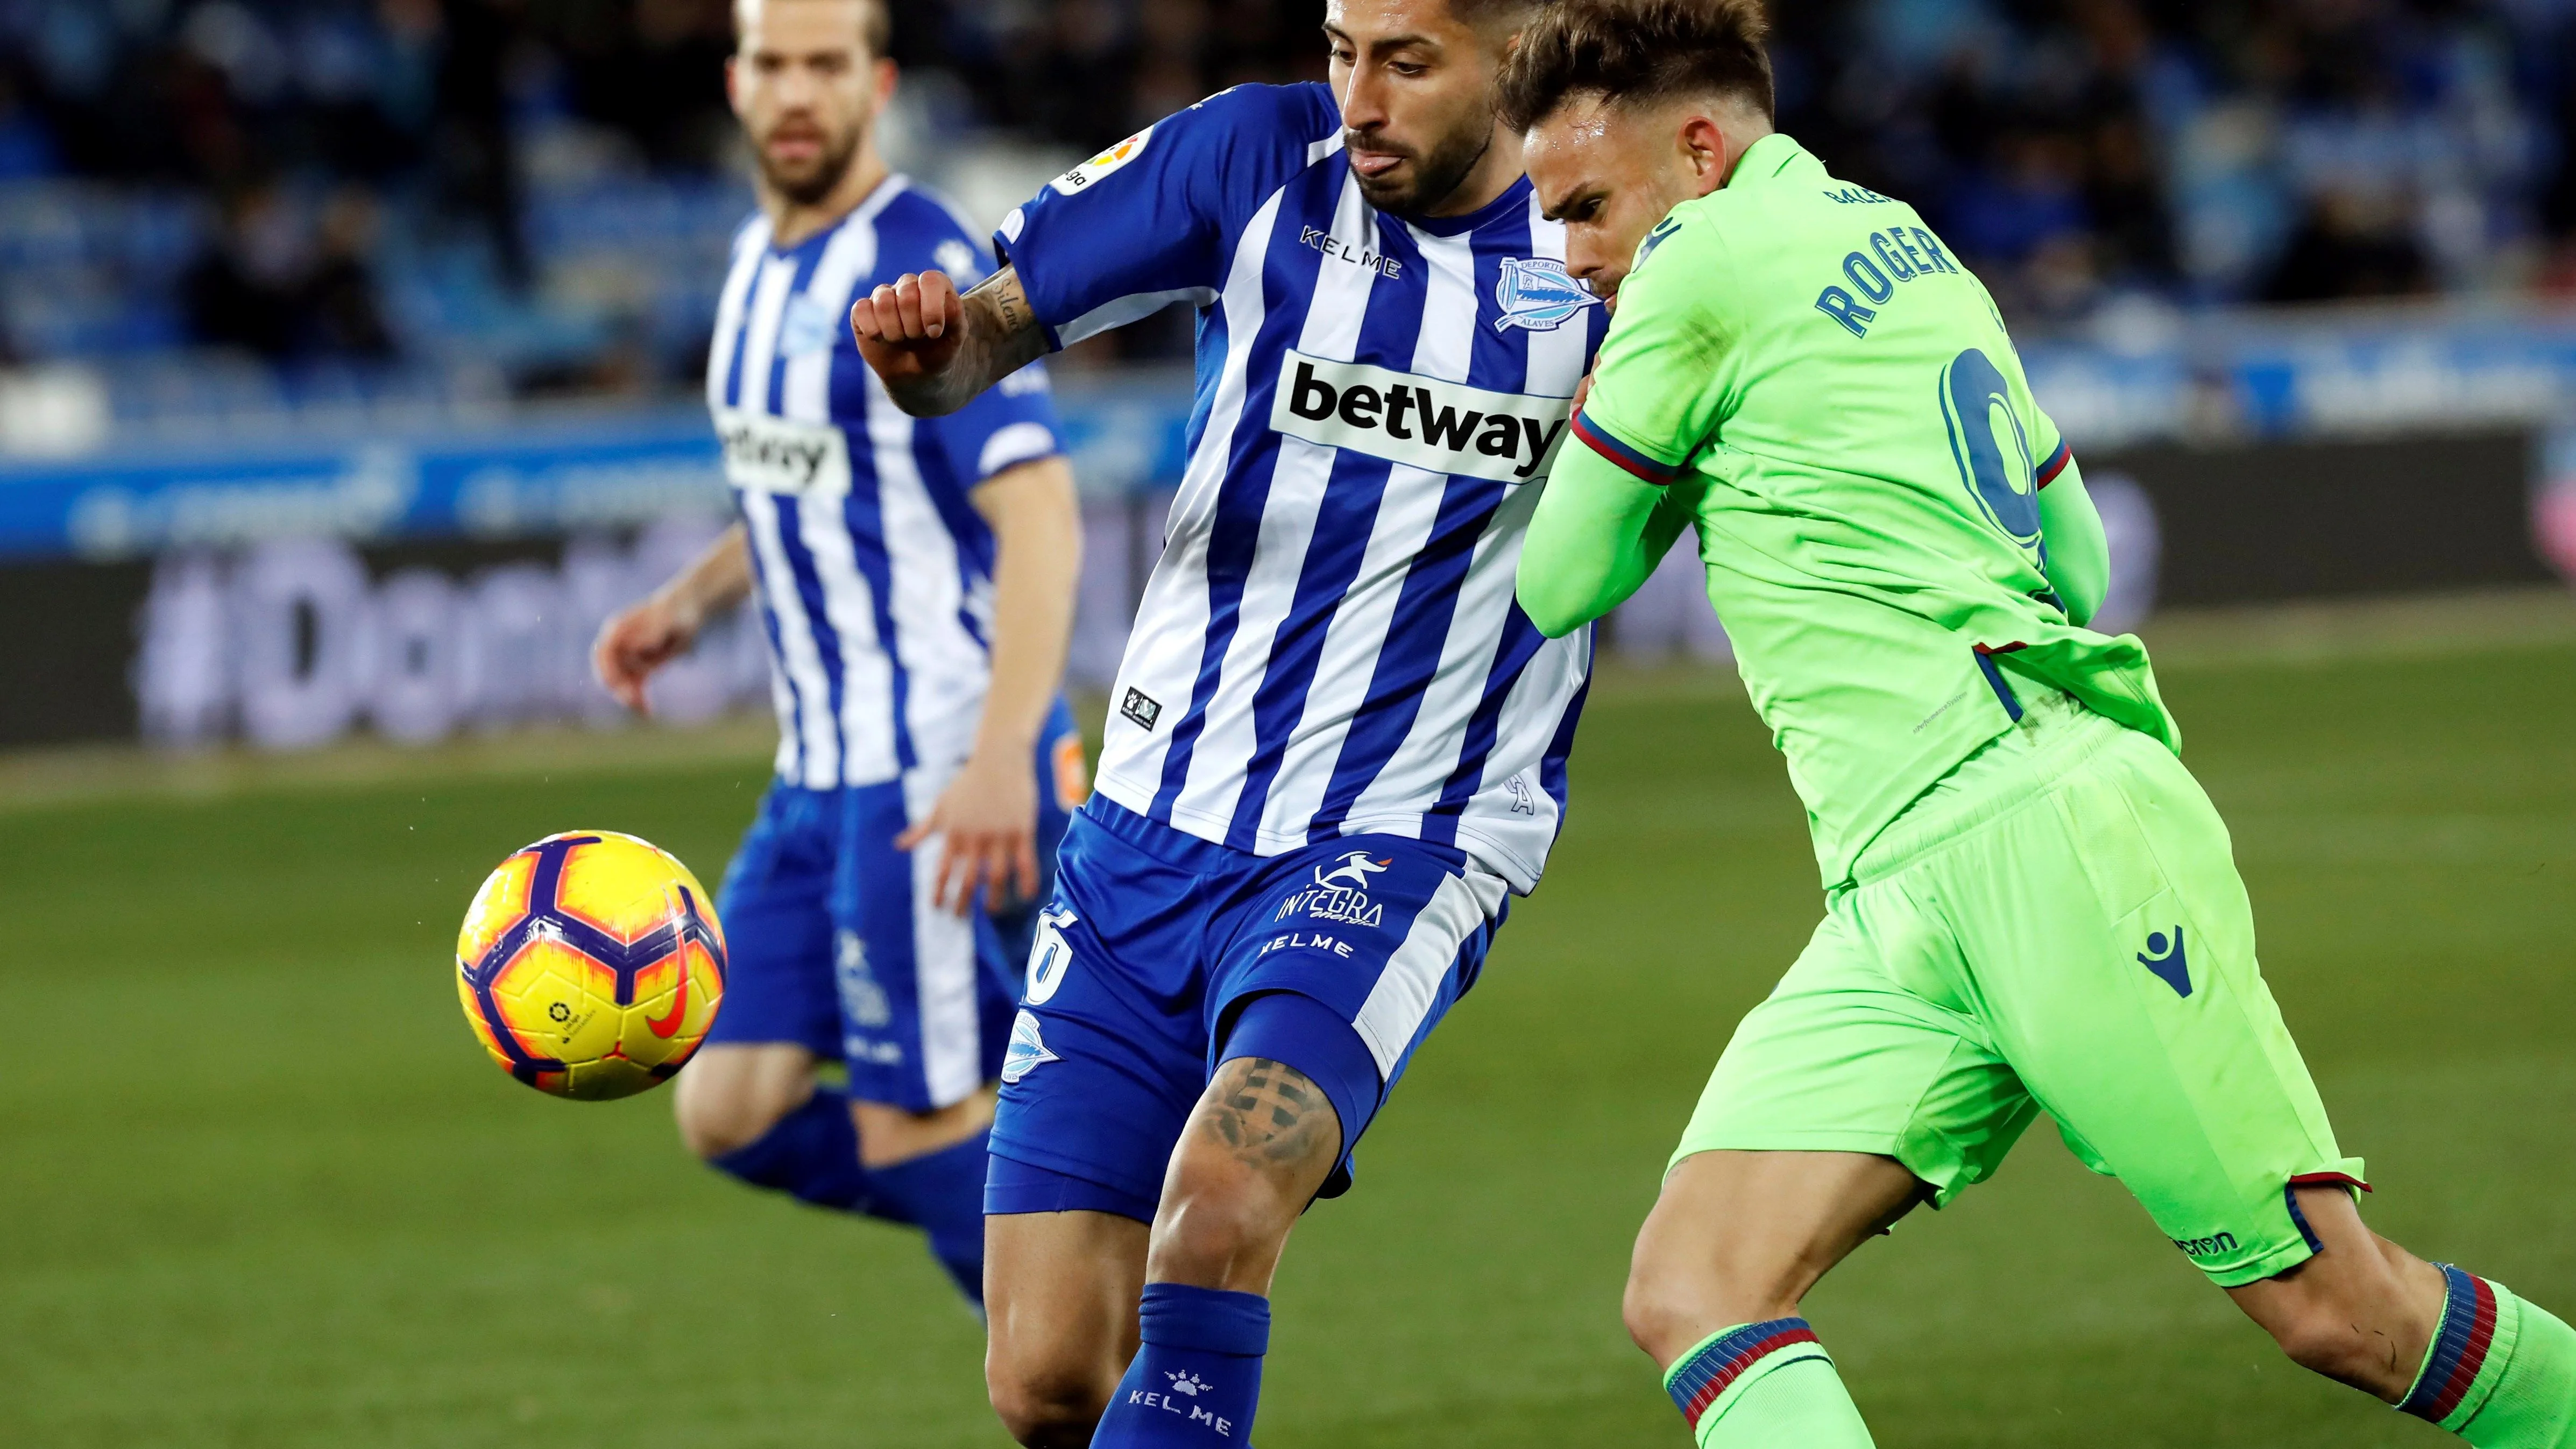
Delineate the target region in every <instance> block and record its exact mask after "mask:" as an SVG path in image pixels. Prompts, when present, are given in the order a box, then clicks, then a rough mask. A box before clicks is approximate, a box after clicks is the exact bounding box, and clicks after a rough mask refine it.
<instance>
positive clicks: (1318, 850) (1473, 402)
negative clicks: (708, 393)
mask: <svg viewBox="0 0 2576 1449" xmlns="http://www.w3.org/2000/svg"><path fill="white" fill-rule="evenodd" d="M1531 9H1532V6H1531V5H1529V4H1525V3H1508V0H1484V3H1472V0H1331V3H1328V4H1327V5H1326V6H1325V7H1324V34H1325V38H1326V40H1327V41H1328V42H1329V44H1330V46H1331V52H1332V64H1331V76H1332V84H1331V86H1330V87H1329V88H1327V87H1325V86H1318V85H1302V86H1284V87H1281V86H1241V87H1237V88H1236V89H1234V90H1230V91H1227V92H1225V93H1223V94H1221V95H1216V96H1211V97H1209V98H1208V99H1207V100H1205V101H1202V102H1200V103H1199V104H1198V105H1196V106H1193V107H1191V108H1190V109H1188V110H1186V111H1183V112H1181V113H1180V114H1178V115H1174V116H1171V117H1168V118H1166V119H1164V120H1161V121H1158V122H1156V123H1155V124H1154V125H1153V126H1151V127H1149V128H1147V129H1146V130H1144V131H1141V132H1139V133H1138V134H1136V135H1134V136H1132V137H1130V138H1128V139H1127V140H1125V141H1122V142H1120V143H1119V144H1118V145H1116V146H1113V147H1111V148H1110V149H1109V150H1107V151H1104V152H1102V153H1101V154H1100V155H1098V156H1096V157H1094V158H1092V159H1091V160H1089V161H1087V162H1085V163H1083V164H1082V165H1080V166H1077V167H1075V168H1074V169H1073V170H1071V171H1069V172H1067V173H1066V174H1065V175H1063V176H1062V177H1060V178H1058V179H1057V180H1056V181H1054V182H1053V183H1051V184H1050V185H1049V186H1048V187H1047V188H1046V190H1044V191H1043V192H1041V193H1040V194H1039V195H1038V197H1037V198H1036V199H1035V200H1033V201H1031V202H1030V203H1029V204H1028V205H1026V206H1024V207H1022V208H1021V209H1019V210H1018V211H1016V212H1014V213H1012V214H1011V216H1010V217H1009V218H1008V219H1007V220H1006V221H1004V223H1003V225H1002V228H1001V233H1000V236H999V238H998V241H999V245H1000V247H1001V249H1002V251H1003V252H1004V254H1005V257H1006V260H1007V261H1008V262H1009V263H1010V265H1009V266H1008V267H1006V268H1005V269H1004V270H1003V271H1002V272H1001V273H1000V274H999V275H998V276H996V277H994V278H993V279H992V280H990V281H988V282H986V283H984V284H982V285H981V286H978V287H976V288H975V289H974V290H973V291H971V292H969V293H967V294H966V295H965V296H964V297H963V298H960V297H959V296H958V295H957V293H956V291H955V290H954V288H953V287H952V286H951V285H950V283H949V281H948V279H947V278H945V277H941V276H938V275H936V274H930V275H924V276H922V277H919V278H909V277H907V278H904V279H903V280H901V281H899V282H898V283H896V284H895V285H894V286H892V287H888V288H881V289H880V290H879V291H878V292H877V293H876V294H875V295H874V296H873V297H872V298H870V299H868V300H867V301H865V302H863V303H861V304H860V305H859V306H857V307H856V308H855V309H854V310H853V314H852V322H853V326H854V328H855V329H856V331H857V333H858V336H859V338H860V339H861V345H862V346H863V348H864V349H865V351H866V353H867V357H868V360H869V362H870V363H871V364H872V365H874V366H875V367H876V369H877V370H878V372H879V373H880V374H881V375H882V376H883V377H884V378H885V379H886V385H887V387H888V389H889V390H890V391H891V392H892V393H893V395H894V396H895V398H896V399H897V400H898V401H900V402H901V403H902V404H903V405H904V406H905V407H906V408H908V409H911V410H913V411H914V412H917V413H921V414H924V415H932V414H939V413H944V412H946V411H947V410H949V409H951V408H955V407H958V406H961V405H964V404H966V403H967V401H968V400H969V399H972V398H975V397H977V396H979V395H981V394H982V393H983V392H984V389H986V388H987V387H989V386H990V385H992V383H993V382H994V381H995V380H996V379H998V378H1000V377H1003V376H1004V375H1006V374H1008V373H1009V372H1010V371H1011V370H1012V369H1013V368H1016V367H1018V366H1020V365H1021V364H1022V363H1024V362H1026V361H1028V360H1029V359H1031V358H1034V357H1037V356H1039V355H1040V354H1042V353H1044V352H1046V351H1048V350H1050V349H1053V348H1056V347H1061V346H1065V345H1067V344H1070V343H1073V342H1076V341H1079V340H1081V339H1082V338H1085V337H1088V336H1091V335H1093V334H1095V333H1097V332H1100V331H1102V330H1104V329H1106V328H1110V327H1115V326H1118V325H1120V324H1121V323H1124V322H1127V321H1130V320H1133V319H1135V318H1139V317H1143V316H1145V315H1147V314H1149V313H1152V312H1155V311H1158V310H1160V309H1161V308H1163V307H1165V306H1167V305H1169V304H1171V303H1173V302H1180V301H1186V302H1188V303H1190V304H1191V305H1192V306H1194V307H1196V308H1197V309H1198V317H1199V333H1198V335H1199V365H1198V377H1197V389H1198V395H1197V401H1196V408H1195V411H1194V413H1193V415H1192V418H1191V422H1190V438H1189V441H1190V459H1189V464H1188V468H1187V471H1186V473H1185V475H1184V477H1183V479H1182V482H1181V487H1180V491H1179V494H1178V496H1177V497H1176V498H1175V499H1174V500H1173V503H1172V510H1171V521H1170V524H1169V528H1168V532H1167V534H1166V537H1165V542H1164V548H1163V555H1162V558H1161V560H1160V561H1159V562H1158V563H1157V564H1156V566H1155V569H1154V574H1153V578H1152V580H1151V582H1150V583H1149V584H1148V585H1147V587H1146V591H1145V598H1144V602H1143V605H1142V608H1141V610H1140V611H1139V614H1138V618H1137V621H1136V629H1135V634H1134V636H1133V638H1132V639H1131V640H1130V642H1129V644H1128V648H1127V656H1126V660H1125V662H1124V663H1123V665H1122V666H1121V668H1120V671H1119V679H1118V682H1117V685H1116V687H1115V690H1114V691H1113V693H1112V695H1111V706H1112V715H1111V718H1110V720H1109V723H1108V734H1107V740H1106V742H1105V744H1104V747H1103V751H1102V756H1101V763H1100V774H1099V789H1098V792H1097V793H1096V794H1095V795H1094V796H1093V797H1092V799H1091V801H1090V802H1089V803H1088V804H1086V805H1085V806H1084V807H1083V809H1082V810H1081V812H1080V813H1079V814H1078V815H1077V816H1076V818H1075V821H1074V824H1073V826H1072V827H1071V829H1070V830H1069V831H1068V832H1067V834H1066V837H1065V845H1064V849H1063V852H1062V855H1061V864H1060V873H1059V878H1058V884H1057V889H1056V895H1055V899H1054V901H1053V903H1052V904H1051V905H1050V907H1049V908H1048V910H1047V912H1046V914H1045V916H1044V918H1043V921H1044V924H1043V926H1042V928H1041V931H1040V939H1039V943H1038V947H1037V951H1036V953H1035V955H1034V956H1033V958H1032V961H1031V966H1030V972H1029V986H1028V997H1027V1000H1026V1003H1025V1008H1024V1010H1023V1013H1022V1015H1021V1017H1020V1021H1019V1025H1018V1027H1017V1028H1016V1029H1015V1033H1014V1038H1015V1039H1014V1046H1015V1055H1014V1057H1013V1058H1012V1061H1011V1064H1010V1066H1009V1067H1008V1068H1007V1069H1006V1070H1005V1071H1004V1073H1003V1087H1002V1100H1001V1108H1000V1115H999V1117H998V1118H997V1120H996V1122H995V1125H994V1130H993V1172H992V1178H991V1181H990V1184H989V1185H988V1187H987V1189H986V1206H987V1210H988V1212H989V1213H990V1214H991V1216H990V1217H989V1219H988V1225H989V1227H988V1244H989V1249H990V1254H991V1258H990V1261H991V1272H990V1282H991V1284H992V1291H993V1298H992V1304H991V1307H992V1328H993V1331H992V1344H991V1348H990V1351H989V1356H988V1359H987V1373H988V1377H989V1378H990V1381H991V1386H992V1391H993V1401H994V1404H995V1407H996V1408H997V1409H998V1410H999V1411H1000V1413H1001V1415H1002V1418H1003V1420H1004V1421H1005V1422H1006V1423H1007V1424H1008V1425H1009V1426H1010V1428H1011V1431H1012V1432H1013V1433H1014V1434H1015V1435H1017V1436H1018V1437H1019V1439H1020V1440H1021V1442H1023V1443H1026V1444H1031V1445H1079V1444H1084V1443H1092V1444H1098V1445H1114V1446H1120V1449H1128V1446H1139V1445H1179V1444H1188V1445H1222V1444H1239V1443H1242V1442H1244V1440H1245V1437H1246V1436H1247V1435H1248V1434H1249V1433H1250V1431H1251V1425H1252V1416H1253V1406H1254V1402H1255V1396H1256V1394H1257V1392H1258V1389H1259V1383H1260V1373H1261V1362H1262V1356H1263V1354H1264V1353H1265V1352H1266V1349H1267V1344H1268V1339H1269V1326H1270V1323H1269V1320H1270V1304H1269V1298H1268V1293H1269V1288H1270V1280H1271V1274H1272V1271H1273V1269H1274V1268H1275V1267H1276V1265H1277V1263H1278V1260H1279V1254H1280V1249H1281V1246H1282V1245H1283V1243H1284V1242H1285V1240H1286V1238H1287V1235H1288V1230H1289V1227H1290V1226H1291V1225H1292V1224H1294V1223H1295V1222H1296V1220H1297V1216H1298V1214H1299V1213H1301V1212H1303V1211H1304V1210H1305V1208H1306V1206H1307V1205H1308V1203H1309V1202H1310V1201H1312V1200H1313V1199H1314V1198H1316V1197H1317V1196H1319V1195H1321V1196H1330V1195H1333V1194H1336V1193H1339V1192H1340V1191H1342V1190H1343V1188H1344V1187H1345V1186H1346V1185H1347V1183H1348V1181H1349V1164H1350V1157H1351V1151H1352V1148H1353V1147H1354V1146H1355V1144H1356V1143H1357V1142H1358V1140H1359V1138H1360V1135H1361V1133H1362V1132H1364V1131H1365V1130H1366V1129H1367V1127H1368V1124H1369V1122H1370V1120H1371V1119H1372V1118H1373V1117H1374V1116H1375V1115H1376V1113H1377V1112H1378V1110H1379V1108H1380V1107H1381V1106H1382V1105H1383V1103H1384V1102H1385V1100H1386V1097H1387V1093H1388V1092H1389V1091H1390V1090H1391V1089H1392V1087H1393V1085H1394V1084H1395V1082H1396V1081H1397V1080H1398V1079H1399V1078H1400V1077H1401V1076H1402V1075H1403V1072H1404V1068H1405V1064H1406V1063H1407V1062H1408V1061H1410V1060H1411V1058H1412V1055H1413V1052H1414V1049H1415V1047H1416V1046H1418V1045H1419V1044H1420V1042H1421V1041H1422V1040H1423V1039H1424V1037H1425V1036H1426V1035H1427V1034H1428V1033H1429V1032H1430V1031H1431V1030H1432V1028H1433V1027H1434V1026H1435V1025H1436V1024H1437V1023H1438V1022H1439V1021H1440V1019H1441V1018H1442V1016H1443V1015H1444V1014H1445V1013H1446V1012H1447V1011H1448V1010H1449V1008H1450V1006H1451V1005H1452V1004H1453V1003H1454V1002H1455V1001H1456V1000H1457V999H1458V998H1459V997H1460V996H1461V995H1462V994H1463V993H1464V992H1465V991H1466V990H1467V989H1468V987H1469V986H1470V985H1472V984H1473V983H1474V981H1475V979H1476V975H1477V972H1478V971H1479V969H1480V968H1481V967H1482V965H1483V962H1484V958H1485V952H1486V948H1487V946H1488V944H1489V943H1490V942H1491V941H1492V939H1493V935H1494V932H1495V931H1496V929H1497V928H1499V927H1500V925H1501V924H1502V920H1503V916H1504V912H1505V908H1506V903H1507V901H1508V900H1509V898H1510V897H1511V895H1513V894H1514V893H1516V892H1525V891H1527V890H1529V889H1531V888H1532V886H1534V885H1535V884H1536V883H1537V880H1538V876H1539V872H1540V869H1541V868H1542V866H1543V865H1544V863H1545V861H1546V858H1547V852H1548V849H1549V847H1550V845H1551V844H1552V843H1553V842H1554V840H1555V837H1556V832H1557V824H1558V821H1559V820H1560V818H1561V817H1562V814H1563V810H1564V802H1565V756H1566V752H1567V750H1568V749H1569V748H1570V744H1571V740H1572V735H1573V729H1574V720H1575V714H1576V711H1577V709H1578V708H1579V705H1580V701H1581V698H1582V690H1583V685H1584V680H1585V677H1586V674H1587V671H1588V668H1589V664H1590V641H1589V638H1588V635H1585V634H1577V635H1576V636H1575V637H1573V638H1570V639H1565V640H1561V641H1554V642H1551V641H1546V640H1542V639H1541V638H1540V637H1539V635H1538V632H1537V631H1536V630H1535V629H1533V628H1531V627H1530V624H1529V621H1528V620H1527V619H1526V618H1524V617H1522V615H1521V614H1520V612H1519V611H1518V610H1517V609H1516V608H1514V607H1513V604H1512V600H1511V578H1512V561H1513V560H1514V559H1515V558H1516V557H1517V555H1518V553H1519V549H1520V539H1521V531H1522V528H1523V526H1524V524H1525V522H1526V520H1527V518H1528V516H1529V509H1530V507H1531V506H1532V504H1534V503H1535V502H1536V492H1537V488H1536V484H1537V482H1538V480H1539V479H1540V478H1542V477H1544V476H1545V474H1546V471H1547V467H1548V463H1549V460H1550V458H1551V457H1553V456H1554V455H1555V453H1556V450H1557V448H1558V446H1559V444H1560V443H1561V442H1562V441H1563V437H1564V426H1565V418H1566V415H1567V412H1568V410H1569V408H1570V404H1571V398H1572V395H1573V393H1574V389H1575V385H1576V383H1577V382H1578V381H1579V380H1580V379H1581V378H1582V376H1583V372H1584V369H1585V368H1586V367H1587V366H1588V365H1589V363H1590V359H1591V354H1592V346H1593V343H1594V341H1595V339H1596V338H1597V337H1598V336H1599V334H1600V331H1601V328H1602V325H1603V319H1602V312H1601V308H1600V305H1599V304H1598V302H1597V301H1596V300H1595V299H1594V298H1593V297H1592V296H1591V294H1590V293H1588V292H1585V291H1584V290H1583V289H1582V288H1580V287H1578V286H1576V285H1575V284H1574V282H1573V281H1572V279H1570V278H1569V277H1568V276H1567V275H1566V272H1565V263H1564V253H1563V245H1562V241H1563V233H1562V231H1561V230H1560V229H1559V228H1558V227H1557V226H1556V225H1555V224H1554V223H1552V222H1549V221H1547V220H1545V219H1544V218H1541V217H1540V216H1539V215H1538V214H1537V211H1536V208H1535V207H1534V206H1533V204H1532V202H1531V199H1530V192H1529V188H1528V184H1527V183H1526V182H1525V181H1524V180H1523V179H1522V177H1521V171H1520V160H1519V145H1518V139H1519V138H1518V137H1517V135H1515V134H1513V133H1511V132H1508V131H1505V130H1503V129H1502V128H1501V127H1499V126H1498V125H1497V124H1496V122H1495V119H1494V102H1495V94H1494V84H1495V75H1496V72H1497V70H1498V68H1499V66H1500V65H1501V62H1502V57H1503V56H1504V54H1505V53H1506V52H1507V50H1508V49H1509V47H1510V45H1511V43H1512V37H1513V35H1514V33H1515V32H1516V31H1517V30H1518V29H1519V27H1520V25H1521V24H1522V22H1523V21H1524V20H1525V18H1526V17H1527V15H1528V13H1529V11H1530V10H1531ZM1140 1339H1141V1343H1142V1347H1141V1349H1139V1348H1138V1347H1137V1345H1138V1343H1139V1342H1140ZM1131 1354H1132V1355H1133V1359H1132V1362H1131V1361H1130V1355H1131ZM1095 1421H1096V1423H1097V1432H1096V1437H1095V1430H1094V1424H1095Z"/></svg>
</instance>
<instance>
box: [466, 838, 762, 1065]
mask: <svg viewBox="0 0 2576 1449" xmlns="http://www.w3.org/2000/svg"><path fill="white" fill-rule="evenodd" d="M724 981H725V946H724V928H723V927H722V926H720V925H718V924H717V923H716V913H715V907H714V906H713V904H711V903H710V902H709V901H708V900H707V893H706V888H705V887H703V886H701V885H699V884H698V878H697V877H696V876H693V875H691V874H689V868H688V867H687V866H685V865H682V864H680V862H679V861H678V860H676V859H674V858H672V857H671V856H670V855H669V854H667V853H665V852H663V851H661V850H659V849H656V848H655V847H654V846H652V845H650V844H648V843H646V842H644V841H641V840H638V839H636V838H635V837H634V836H632V835H620V834H618V833H617V832H616V831H613V830H577V831H572V832H568V833H566V834H563V835H549V836H547V837H546V838H545V839H543V840H540V841H538V842H537V843H536V844H534V845H531V846H529V847H527V848H526V849H525V850H521V851H519V852H517V853H515V854H513V855H512V856H511V857H510V858H509V859H507V860H505V861H502V862H501V867H500V869H498V870H495V871H493V872H492V874H491V875H490V876H489V877H488V878H487V879H485V880H484V882H483V888H482V889H481V890H479V891H476V892H475V893H474V904H473V905H472V906H471V907H470V908H468V909H467V911H466V912H465V929H464V930H463V931H462V932H460V933H458V935H457V938H456V994H457V995H458V996H459V997H460V998H462V999H463V1001H464V1003H465V1019H466V1021H467V1022H469V1023H471V1024H472V1026H473V1028H474V1035H475V1036H476V1037H477V1038H478V1039H479V1040H481V1041H482V1043H483V1049H484V1050H485V1051H487V1052H490V1053H491V1054H492V1059H493V1060H494V1061H496V1062H499V1063H500V1064H501V1067H502V1069H503V1070H505V1071H507V1072H508V1073H509V1074H510V1075H511V1076H514V1077H516V1078H518V1079H519V1080H520V1081H522V1082H525V1083H527V1084H528V1085H529V1086H531V1087H534V1088H536V1089H537V1090H538V1091H540V1092H546V1093H550V1094H552V1095H554V1096H557V1097H578V1098H582V1099H584V1100H588V1101H597V1100H603V1099H606V1098H610V1097H628V1096H633V1095H634V1094H635V1093H637V1092H641V1091H644V1090H646V1089H647V1088H649V1087H652V1086H653V1085H655V1084H656V1083H658V1082H660V1081H662V1080H663V1079H665V1078H667V1077H669V1076H670V1075H672V1074H673V1073H675V1072H677V1071H679V1070H680V1068H681V1066H682V1065H683V1064H684V1063H686V1062H687V1061H688V1060H689V1058H690V1057H691V1056H693V1055H695V1054H696V1052H697V1050H698V1044H699V1043H700V1042H703V1041H705V1040H706V1036H707V1028H708V1027H709V1026H710V1025H713V1024H714V1022H715V1019H716V1008H717V1007H718V1006H720V1005H722V1004H723V1001H724Z"/></svg>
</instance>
